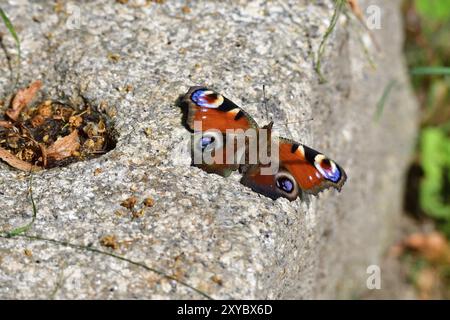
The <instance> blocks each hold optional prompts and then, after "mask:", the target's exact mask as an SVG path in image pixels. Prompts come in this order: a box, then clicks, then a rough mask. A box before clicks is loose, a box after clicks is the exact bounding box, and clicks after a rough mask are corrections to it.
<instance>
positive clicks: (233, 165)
mask: <svg viewBox="0 0 450 320" xmlns="http://www.w3.org/2000/svg"><path fill="white" fill-rule="evenodd" d="M178 105H179V106H180V107H181V108H182V111H183V124H184V126H185V127H186V128H187V129H188V130H189V131H191V132H193V135H192V137H193V138H192V140H191V141H192V146H191V151H192V156H193V157H192V159H193V162H192V165H194V166H196V167H199V168H201V169H202V170H204V171H206V172H208V173H216V174H219V175H221V176H225V177H227V176H229V175H230V174H231V172H232V171H234V170H237V169H238V168H239V166H240V165H239V160H240V159H239V156H240V153H239V152H240V151H241V150H239V149H238V148H234V149H233V150H234V151H228V150H227V139H226V138H227V136H226V134H225V133H226V131H227V130H236V129H241V130H244V131H245V130H247V129H250V128H257V127H258V126H257V124H256V122H255V121H254V120H253V118H252V117H250V115H249V114H247V113H246V112H245V111H244V110H242V109H241V108H240V107H238V106H237V105H236V104H234V103H233V102H232V101H231V100H229V99H227V98H226V97H224V96H223V95H221V94H220V93H217V92H215V91H213V90H211V89H208V88H206V87H198V86H196V87H191V88H190V89H189V91H188V92H187V93H186V94H185V95H183V96H182V97H180V99H179V100H178ZM244 151H245V150H244ZM199 154H201V155H204V156H205V157H200V158H198V157H195V155H199ZM206 156H207V157H208V161H205V159H206Z"/></svg>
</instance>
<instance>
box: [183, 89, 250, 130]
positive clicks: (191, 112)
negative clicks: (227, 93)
mask: <svg viewBox="0 0 450 320" xmlns="http://www.w3.org/2000/svg"><path fill="white" fill-rule="evenodd" d="M178 104H179V105H180V106H181V107H182V110H183V124H184V125H185V127H186V128H187V129H188V130H190V131H191V132H194V131H206V130H210V129H216V130H219V131H221V132H225V131H226V130H227V129H243V130H247V129H249V128H257V127H258V126H257V124H256V122H255V121H254V120H253V118H252V117H250V115H249V114H248V113H246V112H245V111H244V110H242V109H241V108H240V107H238V106H237V105H236V104H234V103H233V102H232V101H231V100H229V99H227V98H226V97H224V96H222V95H221V94H219V93H217V92H215V91H213V90H211V89H208V88H205V87H191V88H190V89H189V91H188V92H187V93H186V94H185V95H184V96H182V97H181V98H180V100H179V103H178Z"/></svg>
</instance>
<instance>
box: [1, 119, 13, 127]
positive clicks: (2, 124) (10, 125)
mask: <svg viewBox="0 0 450 320" xmlns="http://www.w3.org/2000/svg"><path fill="white" fill-rule="evenodd" d="M0 127H3V128H6V129H11V128H12V127H13V125H12V123H11V122H9V121H5V120H0Z"/></svg>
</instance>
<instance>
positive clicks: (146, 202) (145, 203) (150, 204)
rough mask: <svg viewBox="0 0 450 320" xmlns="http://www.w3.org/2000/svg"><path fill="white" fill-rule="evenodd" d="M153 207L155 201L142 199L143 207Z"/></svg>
mask: <svg viewBox="0 0 450 320" xmlns="http://www.w3.org/2000/svg"><path fill="white" fill-rule="evenodd" d="M154 205H155V200H153V199H152V198H150V197H148V198H145V199H144V206H146V207H153V206H154Z"/></svg>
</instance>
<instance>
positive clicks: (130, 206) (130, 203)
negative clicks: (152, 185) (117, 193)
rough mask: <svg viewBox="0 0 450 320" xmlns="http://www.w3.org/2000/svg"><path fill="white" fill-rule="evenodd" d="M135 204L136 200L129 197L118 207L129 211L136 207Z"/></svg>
mask: <svg viewBox="0 0 450 320" xmlns="http://www.w3.org/2000/svg"><path fill="white" fill-rule="evenodd" d="M136 202H137V198H136V197H135V196H131V197H129V198H128V199H125V200H124V201H122V202H121V203H120V205H121V206H122V207H125V208H127V209H130V210H131V209H133V208H134V206H135V205H136Z"/></svg>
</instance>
